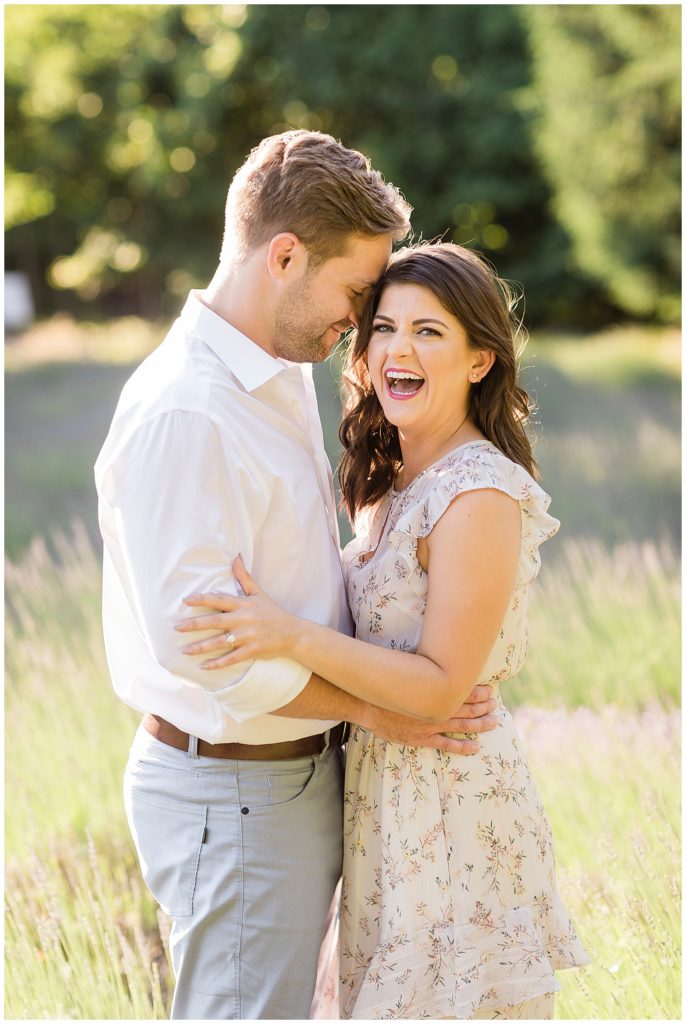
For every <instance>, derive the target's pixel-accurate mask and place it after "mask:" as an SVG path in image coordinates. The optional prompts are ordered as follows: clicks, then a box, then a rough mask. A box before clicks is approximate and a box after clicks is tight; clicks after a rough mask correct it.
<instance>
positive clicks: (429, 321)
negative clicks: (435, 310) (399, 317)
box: [412, 317, 448, 330]
mask: <svg viewBox="0 0 686 1024" xmlns="http://www.w3.org/2000/svg"><path fill="white" fill-rule="evenodd" d="M415 324H440V325H441V327H445V329H446V330H448V325H447V324H444V323H443V321H442V320H438V319H436V318H435V317H425V318H424V319H423V320H413V321H412V325H413V326H414V325H415Z"/></svg>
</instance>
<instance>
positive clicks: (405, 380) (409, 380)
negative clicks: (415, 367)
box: [386, 370, 424, 398]
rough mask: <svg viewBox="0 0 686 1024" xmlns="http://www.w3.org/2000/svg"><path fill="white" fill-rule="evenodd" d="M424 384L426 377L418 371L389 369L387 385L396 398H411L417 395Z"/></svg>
mask: <svg viewBox="0 0 686 1024" xmlns="http://www.w3.org/2000/svg"><path fill="white" fill-rule="evenodd" d="M423 384H424V378H423V377H420V376H419V375H418V374H416V373H409V372H407V371H400V370H388V371H387V373H386V385H387V387H388V390H389V392H390V393H391V394H392V395H393V396H394V397H396V398H409V397H410V396H411V395H416V394H417V392H418V391H419V389H420V388H421V387H422V385H423Z"/></svg>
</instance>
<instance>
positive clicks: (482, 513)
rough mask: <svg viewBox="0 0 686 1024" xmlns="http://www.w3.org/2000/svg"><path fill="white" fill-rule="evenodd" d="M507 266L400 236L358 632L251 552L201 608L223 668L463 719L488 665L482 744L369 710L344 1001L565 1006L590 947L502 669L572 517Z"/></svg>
mask: <svg viewBox="0 0 686 1024" xmlns="http://www.w3.org/2000/svg"><path fill="white" fill-rule="evenodd" d="M511 309H512V303H511V299H510V295H509V292H508V290H507V288H506V286H505V285H504V283H503V282H501V281H499V279H498V278H497V277H495V275H494V274H493V273H492V271H491V270H490V268H489V266H488V265H487V264H486V263H485V262H484V261H483V260H481V259H480V258H479V257H478V256H476V255H475V254H474V253H471V252H469V251H468V250H466V249H463V248H461V247H459V246H456V245H451V244H437V245H436V244H434V245H426V244H425V245H419V246H416V247H409V248H405V249H402V250H401V251H399V252H397V253H396V254H395V255H394V257H393V258H392V260H391V263H390V265H389V267H388V269H387V271H386V273H385V274H384V276H383V278H382V279H381V281H380V282H379V283H378V285H377V286H376V288H375V290H374V292H373V294H372V296H371V298H370V302H369V304H368V307H367V309H366V311H365V314H364V316H363V318H362V322H361V323H360V327H359V330H358V332H357V336H356V338H355V340H354V343H353V345H352V347H351V351H350V354H349V358H348V366H347V374H346V379H347V382H348V386H349V396H348V404H347V414H346V416H345V418H344V421H343V424H342V427H341V439H342V441H343V444H344V447H345V452H344V456H343V459H342V463H341V467H340V478H341V486H342V491H343V496H344V501H345V503H346V506H347V509H348V512H349V514H350V516H351V518H352V519H353V520H354V523H355V533H356V536H355V539H354V540H353V541H352V542H351V543H350V544H349V545H348V546H347V548H346V549H345V552H344V555H343V561H344V568H345V572H346V582H347V587H348V598H349V602H350V606H351V610H352V613H353V616H354V618H355V622H356V627H357V630H356V639H352V638H350V637H346V636H343V635H341V634H339V633H336V632H335V631H333V630H330V629H327V628H326V627H323V626H319V625H316V624H313V623H310V622H307V621H304V620H300V619H297V618H295V617H294V616H292V615H289V614H288V613H286V612H285V611H283V610H282V609H280V608H279V607H278V606H276V605H275V604H274V603H273V602H272V601H271V600H270V599H269V598H268V597H267V595H266V594H264V593H263V592H261V591H260V589H259V587H258V586H257V584H256V583H255V581H254V580H252V578H251V577H250V576H249V575H248V573H247V572H246V571H245V568H244V567H243V565H242V563H241V562H240V560H237V561H236V563H234V571H235V573H236V577H237V579H238V581H239V582H240V583H241V586H242V587H243V589H244V591H245V593H246V594H247V595H249V596H247V597H245V598H234V597H229V596H227V597H226V598H222V597H218V596H217V595H216V594H212V595H207V596H198V597H193V598H191V599H189V601H188V603H189V604H190V605H192V606H195V607H201V606H209V607H212V608H219V609H223V611H222V612H221V613H220V614H212V615H210V616H207V615H201V616H199V617H197V618H194V619H192V620H190V621H189V622H187V623H186V624H185V628H190V629H193V628H194V629H207V628H209V627H215V626H217V627H219V628H221V629H222V630H223V631H224V632H222V634H221V635H219V636H216V637H214V638H211V639H210V640H205V641H201V642H200V643H197V644H194V645H191V646H189V647H188V648H186V651H187V653H188V654H193V655H197V654H199V653H207V652H212V653H213V654H215V653H216V652H221V651H225V650H226V647H227V646H228V641H227V639H226V633H227V632H229V633H230V634H231V638H232V640H233V643H234V648H235V649H233V650H232V652H231V653H229V654H225V653H224V654H220V655H219V657H216V656H215V657H214V658H213V659H212V660H211V661H209V662H208V663H207V667H208V668H213V667H221V666H223V665H227V664H234V663H236V662H237V661H241V660H243V659H247V658H254V657H262V658H264V657H276V656H283V655H287V656H290V657H292V658H295V659H296V660H298V661H300V662H302V663H303V664H304V665H306V666H307V667H308V668H310V669H312V671H313V672H316V673H317V674H319V675H320V676H323V677H324V678H326V679H329V680H331V681H332V682H333V683H335V684H336V685H337V686H339V687H341V688H343V689H344V690H347V691H348V692H350V693H353V694H355V695H357V696H360V697H363V698H365V699H366V700H368V701H371V702H373V703H375V704H378V705H380V706H383V707H387V708H390V709H391V710H394V711H399V712H403V713H405V714H410V715H414V716H416V717H420V718H425V719H429V720H435V721H440V720H445V718H446V717H447V716H448V715H450V714H452V713H453V712H454V710H455V709H456V708H457V707H459V705H460V704H461V703H462V701H463V700H464V698H465V697H466V696H467V694H468V693H469V691H470V690H471V689H472V687H473V686H474V685H475V684H476V683H477V682H482V683H491V684H492V685H493V686H494V689H495V693H496V696H497V700H498V705H499V706H498V716H499V719H500V721H499V728H497V729H495V730H494V731H492V732H490V733H486V734H484V735H483V736H481V737H480V743H481V750H480V752H479V754H477V755H475V756H474V757H472V758H470V759H469V760H468V761H463V760H461V759H460V760H459V761H458V759H456V758H453V757H451V756H450V755H448V754H446V753H443V752H440V751H435V750H428V749H424V748H410V747H401V746H397V745H395V744H393V743H389V742H386V741H384V740H381V739H379V738H377V737H375V736H374V735H373V734H371V733H370V732H368V731H366V730H364V729H362V728H358V727H354V728H353V730H352V734H351V737H350V741H349V744H348V752H347V757H346V761H347V768H346V799H345V850H344V871H343V889H342V896H341V907H340V990H341V1016H342V1017H343V1018H350V1017H355V1018H433V1019H436V1018H452V1019H491V1018H496V1017H499V1018H502V1017H505V1018H517V1019H522V1018H523V1019H527V1018H528V1019H532V1018H534V1019H549V1018H552V1016H553V1000H554V995H553V994H554V992H555V991H556V990H558V989H559V983H558V982H557V981H556V979H555V975H554V969H555V968H562V967H571V966H578V965H580V964H583V963H587V962H588V957H587V955H586V953H585V951H584V949H583V947H582V946H581V944H580V942H579V940H578V938H577V936H576V934H575V932H574V929H573V927H572V924H571V922H570V920H569V918H568V916H567V913H566V911H565V909H564V907H563V905H562V903H561V901H560V899H559V897H558V894H557V890H556V887H555V877H554V860H553V849H552V841H551V835H550V829H549V826H548V822H547V820H546V817H545V812H544V810H543V807H542V805H541V802H540V799H539V797H538V794H537V791H536V788H535V786H534V783H533V781H532V779H531V776H530V774H529V769H528V766H527V763H526V760H525V757H524V754H523V752H522V748H521V743H520V740H519V737H518V735H517V732H516V730H515V727H514V724H513V721H512V718H511V716H510V713H509V711H508V710H507V709H506V707H505V706H504V704H503V703H502V700H501V699H500V697H499V696H498V689H499V684H500V683H502V682H504V681H505V680H507V679H510V678H512V676H514V675H515V674H516V673H517V672H518V671H519V670H520V668H521V666H522V664H523V661H524V657H525V653H526V644H527V638H526V600H527V591H528V588H529V585H530V583H531V582H532V581H533V580H534V578H535V577H536V575H537V574H538V570H539V567H540V560H539V554H538V548H539V545H540V544H542V543H543V541H545V540H546V539H548V538H549V537H551V536H552V535H553V534H554V533H555V532H556V531H557V529H558V526H559V523H558V522H557V520H555V519H553V518H552V517H551V516H550V515H548V513H547V507H548V504H549V502H550V499H549V497H548V496H547V495H546V494H545V492H544V491H543V490H542V489H541V488H540V487H539V485H538V484H537V483H536V481H535V480H534V476H533V474H534V472H535V464H534V461H533V458H532V454H531V447H530V444H529V441H528V439H527V436H526V434H525V432H524V427H523V424H524V421H525V419H526V417H527V414H528V408H529V403H528V398H527V395H526V393H525V392H524V391H523V390H522V388H520V387H519V385H518V384H517V381H516V355H515V348H514V339H515V335H516V330H515V328H514V325H513V323H512V320H511Z"/></svg>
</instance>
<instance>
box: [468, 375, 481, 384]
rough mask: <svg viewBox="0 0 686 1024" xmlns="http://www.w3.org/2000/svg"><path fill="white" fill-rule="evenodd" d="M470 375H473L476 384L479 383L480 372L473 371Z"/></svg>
mask: <svg viewBox="0 0 686 1024" xmlns="http://www.w3.org/2000/svg"><path fill="white" fill-rule="evenodd" d="M470 376H471V378H472V380H473V381H474V383H475V384H478V383H479V381H480V379H481V378H480V377H479V374H478V373H472V374H470Z"/></svg>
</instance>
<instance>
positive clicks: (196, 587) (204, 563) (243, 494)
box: [98, 409, 311, 722]
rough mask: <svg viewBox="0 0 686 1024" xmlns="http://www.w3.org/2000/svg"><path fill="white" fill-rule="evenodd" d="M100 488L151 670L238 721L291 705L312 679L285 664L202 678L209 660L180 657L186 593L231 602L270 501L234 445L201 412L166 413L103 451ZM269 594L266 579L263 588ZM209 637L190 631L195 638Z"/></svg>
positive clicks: (115, 564) (257, 664)
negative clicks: (178, 625)
mask: <svg viewBox="0 0 686 1024" xmlns="http://www.w3.org/2000/svg"><path fill="white" fill-rule="evenodd" d="M98 483H99V492H100V500H101V521H100V526H101V530H102V533H103V539H104V542H105V546H106V548H107V553H108V555H109V558H110V562H111V565H112V568H113V571H114V572H115V574H116V576H117V577H118V582H119V585H120V586H121V588H122V590H123V591H124V593H125V594H126V598H127V604H128V607H129V608H130V609H131V612H132V615H133V617H134V619H135V623H136V628H137V630H138V631H139V633H140V636H141V639H142V640H143V641H144V643H145V644H146V647H147V648H148V650H149V651H150V653H151V655H152V657H153V658H154V660H155V661H156V662H157V664H158V665H159V666H160V667H161V668H162V669H164V670H165V671H167V672H169V673H170V674H171V675H172V676H174V677H176V679H181V680H183V681H184V682H186V683H187V684H190V685H193V686H197V687H200V688H202V690H203V691H205V692H206V693H207V694H208V695H210V696H211V698H212V699H213V701H216V703H217V705H218V706H219V708H220V710H221V714H222V715H228V716H230V717H231V718H232V719H234V720H235V721H236V722H244V721H247V720H249V719H251V718H253V717H255V716H257V715H264V714H269V713H270V712H271V711H274V710H275V709H277V708H280V707H283V705H285V704H287V703H289V702H290V701H291V700H293V699H294V698H295V697H296V696H297V695H298V694H299V693H300V692H301V691H302V690H303V688H304V687H305V685H306V684H307V681H308V679H309V678H310V674H311V673H310V671H309V669H307V668H305V667H304V666H302V665H300V664H298V663H297V662H295V661H292V660H291V659H289V658H273V659H269V660H257V661H252V662H245V663H242V664H240V665H236V666H231V667H228V668H224V669H217V670H212V671H207V670H205V669H202V668H201V667H200V666H201V662H202V661H203V660H205V658H206V657H207V656H206V655H203V656H197V657H191V656H188V655H185V654H183V653H182V652H181V647H182V646H184V645H185V644H188V643H189V641H190V638H189V634H187V633H186V634H183V633H178V632H176V631H175V630H174V623H175V622H176V621H178V620H179V619H181V618H185V617H187V616H189V615H195V614H198V611H197V609H189V608H188V607H187V606H186V605H184V603H183V599H184V597H187V596H188V595H189V594H191V593H200V592H206V591H212V590H217V591H222V592H227V593H233V594H236V593H237V592H238V588H237V585H236V583H235V581H234V578H233V575H232V572H231V564H232V562H233V559H234V558H235V556H236V555H238V554H239V553H240V554H242V556H243V558H244V560H245V563H246V565H247V566H248V567H250V566H251V564H252V554H253V546H254V537H255V536H256V532H257V531H258V530H259V526H260V522H261V520H262V519H263V518H264V516H265V515H266V511H267V508H268V505H269V501H270V497H271V495H270V494H268V493H266V490H265V487H266V485H265V482H264V480H258V479H255V478H254V477H253V475H252V474H251V472H250V466H249V464H248V463H247V462H246V461H245V460H243V459H242V458H241V452H240V445H239V444H238V442H237V443H236V444H235V445H233V444H232V442H231V439H230V438H228V437H227V436H226V434H225V432H224V433H222V432H221V431H220V430H219V429H218V428H217V426H216V425H215V424H214V423H213V422H212V420H211V419H210V418H209V417H208V416H206V415H204V414H202V413H199V412H195V411H184V410H178V409H176V410H172V411H168V412H164V413H160V414H159V415H157V416H155V417H154V418H152V419H150V420H149V421H146V422H143V423H142V424H140V425H139V426H138V427H137V429H136V430H135V431H134V432H133V433H131V434H130V435H128V436H127V438H126V441H125V442H124V443H123V444H122V447H121V449H120V450H118V451H116V452H114V453H110V457H109V459H108V462H107V465H106V466H105V467H104V468H103V470H102V473H101V476H100V479H99V481H98ZM260 582H261V583H263V584H264V585H265V587H267V588H268V581H265V580H260ZM215 633H216V630H210V631H207V632H197V633H194V634H193V639H203V638H204V637H209V636H212V635H213V634H215Z"/></svg>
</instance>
